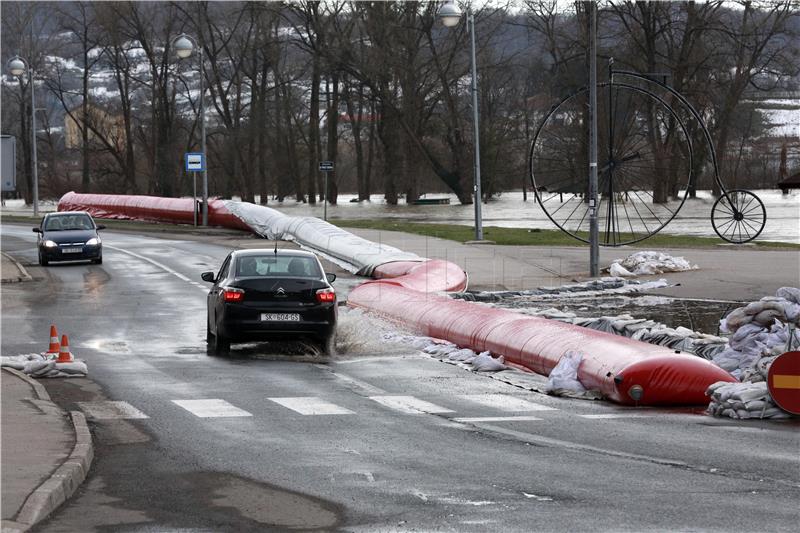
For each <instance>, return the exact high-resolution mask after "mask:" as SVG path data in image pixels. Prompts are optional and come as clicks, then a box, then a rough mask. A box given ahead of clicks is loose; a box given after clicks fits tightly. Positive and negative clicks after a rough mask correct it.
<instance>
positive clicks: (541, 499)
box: [522, 492, 553, 502]
mask: <svg viewBox="0 0 800 533" xmlns="http://www.w3.org/2000/svg"><path fill="white" fill-rule="evenodd" d="M522 494H523V496H525V497H526V498H533V499H534V500H536V501H537V502H551V501H553V498H551V497H550V496H537V495H536V494H528V493H527V492H523V493H522Z"/></svg>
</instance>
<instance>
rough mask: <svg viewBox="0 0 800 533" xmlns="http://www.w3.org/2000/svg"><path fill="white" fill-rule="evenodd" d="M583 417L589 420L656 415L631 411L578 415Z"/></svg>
mask: <svg viewBox="0 0 800 533" xmlns="http://www.w3.org/2000/svg"><path fill="white" fill-rule="evenodd" d="M578 416H579V417H581V418H588V419H589V420H608V419H612V418H650V417H652V416H655V415H640V414H631V413H603V414H600V415H578Z"/></svg>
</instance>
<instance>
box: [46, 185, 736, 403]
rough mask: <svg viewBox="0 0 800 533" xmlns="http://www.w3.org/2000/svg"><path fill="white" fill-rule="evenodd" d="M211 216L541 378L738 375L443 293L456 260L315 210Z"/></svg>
mask: <svg viewBox="0 0 800 533" xmlns="http://www.w3.org/2000/svg"><path fill="white" fill-rule="evenodd" d="M58 209H59V211H65V210H85V211H88V212H89V213H91V214H92V215H93V216H96V217H98V218H125V219H134V220H149V221H156V222H173V223H179V224H191V223H192V221H193V205H192V200H191V199H189V198H160V197H150V196H121V195H96V194H76V193H74V192H71V193H67V194H66V195H64V197H62V198H61V201H59V204H58ZM209 223H210V224H212V225H218V226H223V227H229V228H236V229H245V230H250V231H254V232H255V233H258V234H260V235H263V236H265V237H267V238H272V239H274V238H282V239H285V240H296V241H297V242H298V243H300V244H301V245H303V246H306V247H308V248H312V249H314V250H315V251H317V252H318V253H320V254H322V255H326V256H328V257H334V258H337V259H339V260H342V261H344V262H345V263H347V264H348V265H349V266H350V270H351V271H353V272H359V273H360V274H362V275H365V274H366V275H371V276H373V277H374V278H376V280H374V281H368V282H365V283H363V284H362V285H360V286H358V287H356V288H355V289H353V290H352V291H351V292H350V295H349V297H348V304H349V305H351V306H354V307H361V308H364V309H368V310H371V311H375V312H377V313H379V314H380V315H383V316H384V317H386V318H389V319H391V320H393V321H396V322H399V323H402V324H405V325H407V326H410V327H413V328H415V329H417V330H418V331H419V332H420V333H422V334H424V335H428V336H431V337H436V338H440V339H446V340H448V341H450V342H453V343H454V344H457V345H458V346H460V347H467V348H470V349H472V350H475V351H477V352H482V351H486V350H489V351H491V352H492V353H493V354H495V355H503V356H504V357H505V358H506V360H507V361H508V362H510V363H513V364H516V365H520V366H523V367H526V368H529V369H531V370H532V371H534V372H536V373H538V374H542V375H544V376H547V375H549V374H550V371H551V370H552V369H553V367H555V365H556V364H557V363H558V361H559V359H560V358H561V357H562V355H564V354H565V353H566V352H567V351H569V350H575V351H579V352H581V353H582V354H583V360H582V362H581V366H580V367H579V369H578V379H579V380H580V381H581V383H583V385H584V386H585V387H586V388H587V389H595V390H599V391H601V392H602V393H603V394H604V395H605V396H606V397H607V398H608V399H610V400H612V401H615V402H618V403H622V404H638V405H700V404H707V403H708V399H707V398H706V396H705V390H706V388H707V387H708V386H709V385H711V384H712V383H715V382H717V381H727V382H735V381H736V379H735V378H733V376H731V375H730V374H728V373H727V372H725V371H724V370H722V369H720V368H719V367H717V366H715V365H713V364H711V363H710V362H708V361H706V360H704V359H701V358H699V357H695V356H692V355H688V354H676V353H674V352H673V351H672V350H670V349H667V348H663V347H660V346H654V345H651V344H647V343H644V342H640V341H634V340H632V339H629V338H626V337H620V336H617V335H613V334H610V333H604V332H599V331H595V330H590V329H588V328H582V327H580V326H574V325H571V324H565V323H561V322H557V321H553V320H547V319H544V318H537V317H532V316H526V315H522V314H519V313H514V312H512V311H506V310H502V309H495V308H491V307H486V306H482V305H476V304H474V303H469V302H465V301H461V300H453V299H450V298H447V297H445V296H439V295H436V294H435V293H437V292H455V291H463V290H465V289H466V287H467V275H466V273H465V272H463V271H462V270H461V268H460V267H458V266H457V265H455V264H453V263H449V262H447V261H440V260H425V259H423V258H420V257H418V256H416V255H414V254H408V253H406V252H402V251H400V250H397V249H396V248H392V247H388V246H386V245H381V244H377V243H372V242H371V241H367V240H366V239H361V238H360V237H357V236H355V235H352V234H351V233H349V232H347V231H345V230H342V229H341V228H337V227H335V226H332V225H331V224H328V223H326V222H323V221H321V220H319V219H315V218H313V217H288V216H286V215H283V214H282V213H280V212H278V211H276V210H274V209H270V208H267V207H264V206H255V205H253V204H247V203H245V202H234V201H226V200H210V201H209Z"/></svg>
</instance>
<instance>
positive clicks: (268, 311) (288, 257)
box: [201, 248, 337, 355]
mask: <svg viewBox="0 0 800 533" xmlns="http://www.w3.org/2000/svg"><path fill="white" fill-rule="evenodd" d="M201 277H202V279H203V281H206V282H209V283H213V286H212V287H211V290H210V291H209V293H208V300H207V302H208V305H207V311H208V317H207V329H206V333H207V335H206V341H207V343H208V348H209V353H215V354H218V355H224V354H227V353H229V351H230V346H231V343H236V342H249V341H269V340H296V339H302V338H310V339H311V340H313V341H315V342H317V343H319V345H320V346H321V348H322V351H323V353H325V354H326V355H330V354H332V353H333V352H334V345H335V342H336V319H337V307H336V292H335V291H334V289H333V286H332V285H331V283H333V281H334V280H335V279H336V275H335V274H331V273H328V274H326V273H325V271H324V270H323V268H322V264H321V263H320V261H319V259H318V258H317V256H316V255H314V254H313V253H310V252H305V251H300V250H279V249H277V248H276V249H274V250H270V249H251V250H236V251H233V252H231V253H230V254H228V256H227V257H226V258H225V260H224V261H223V263H222V266H221V267H220V269H219V272H217V273H216V274H215V273H214V272H203V273H202V275H201Z"/></svg>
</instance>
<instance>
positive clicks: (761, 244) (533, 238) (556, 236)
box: [329, 219, 800, 250]
mask: <svg viewBox="0 0 800 533" xmlns="http://www.w3.org/2000/svg"><path fill="white" fill-rule="evenodd" d="M329 222H331V223H332V224H335V225H336V226H339V227H342V228H363V229H376V230H383V231H403V232H405V233H413V234H416V235H424V236H427V237H437V238H439V239H447V240H451V241H458V242H466V241H469V240H472V239H474V238H475V232H474V229H473V228H472V227H470V226H459V225H450V224H425V223H420V222H403V221H391V220H363V219H359V220H330V221H329ZM584 237H586V238H588V235H584ZM483 238H484V239H486V240H490V241H494V242H495V243H497V244H504V245H526V246H586V244H585V243H583V242H581V241H578V240H576V239H573V238H572V237H570V236H569V235H567V234H566V233H564V232H563V231H561V230H549V229H525V228H499V227H495V226H488V227H484V228H483ZM724 244H726V243H725V241H723V240H722V239H719V238H715V237H693V236H690V235H666V234H662V233H658V234H656V235H654V236H653V237H650V238H649V239H647V240H645V241H642V242H641V243H638V244H637V246H641V247H648V248H652V247H658V248H713V247H716V246H720V245H724ZM730 246H734V245H730ZM743 246H747V247H748V248H759V249H785V250H800V245H798V244H792V243H784V242H772V241H755V242H753V243H749V244H746V245H743Z"/></svg>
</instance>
